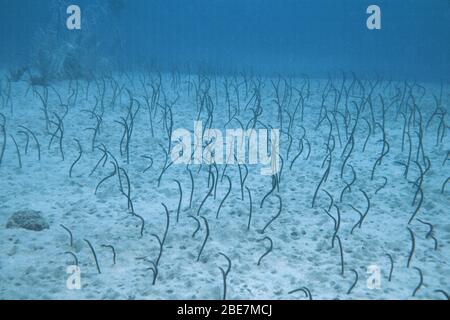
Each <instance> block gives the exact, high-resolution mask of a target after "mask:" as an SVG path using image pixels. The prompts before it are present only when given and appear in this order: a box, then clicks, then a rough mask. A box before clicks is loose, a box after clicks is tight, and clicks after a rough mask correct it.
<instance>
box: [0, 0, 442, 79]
mask: <svg viewBox="0 0 450 320" xmlns="http://www.w3.org/2000/svg"><path fill="white" fill-rule="evenodd" d="M372 2H373V1H365V0H364V1H354V0H343V1H331V0H320V1H313V0H302V1H298V0H285V1H272V0H262V1H256V0H245V1H242V0H213V1H205V0H192V1H183V0H166V1H157V0H150V1H148V0H133V1H123V0H104V1H83V0H80V1H75V2H74V1H65V0H63V1H49V0H48V1H47V0H37V1H35V0H1V1H0V7H1V10H0V35H1V36H0V47H1V48H2V50H1V51H0V63H2V64H4V65H8V63H10V62H11V61H16V60H19V61H21V62H26V63H28V64H32V63H33V60H32V58H31V57H32V56H33V50H34V51H35V50H36V46H34V45H33V37H34V33H35V31H36V29H38V28H42V29H43V30H45V31H46V32H57V31H58V32H61V33H64V29H65V19H66V17H67V15H66V14H65V8H66V7H67V4H72V3H76V4H79V5H80V6H81V8H82V10H83V12H82V14H83V19H85V21H84V22H86V25H85V26H84V29H82V31H81V33H82V36H84V37H88V36H89V37H94V38H95V41H97V42H99V48H98V51H99V52H101V55H102V56H105V57H107V58H108V59H109V60H110V61H111V64H112V65H114V66H115V67H121V68H130V67H132V66H133V67H139V66H143V65H144V64H148V63H149V62H150V61H156V62H157V63H158V64H159V65H161V66H162V67H164V68H166V69H171V68H173V67H177V68H182V67H183V66H186V65H188V64H189V65H190V66H191V67H192V68H198V67H199V66H202V67H205V66H207V67H208V68H209V69H214V70H222V71H223V70H227V71H230V70H242V69H246V70H253V71H254V72H258V73H270V74H275V73H283V74H285V73H286V74H287V73H291V74H292V73H296V74H302V73H307V74H310V75H320V76H326V75H327V74H328V73H329V72H331V73H339V72H340V71H341V70H344V71H354V72H356V73H358V74H369V75H372V76H373V75H374V74H379V75H383V76H384V77H385V78H391V77H392V78H397V79H405V78H408V79H417V80H420V79H428V80H430V79H432V80H437V81H439V80H441V79H444V80H448V77H449V74H450V62H449V61H450V59H449V57H450V41H448V40H449V39H450V4H449V1H448V0H432V1H426V0H416V1H409V0H399V1H384V0H380V1H377V2H376V4H377V5H379V6H380V8H381V11H382V29H381V30H377V31H370V30H368V29H367V28H366V19H367V17H368V15H367V14H366V13H365V12H366V8H367V7H368V6H369V5H370V4H373V3H372ZM58 3H59V4H58ZM58 8H59V10H58ZM92 19H95V21H96V23H95V27H91V26H88V21H89V20H92ZM66 36H67V35H66ZM96 57H97V58H98V55H96ZM89 62H90V63H91V64H95V62H94V61H88V62H86V63H89Z"/></svg>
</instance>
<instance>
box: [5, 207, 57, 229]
mask: <svg viewBox="0 0 450 320" xmlns="http://www.w3.org/2000/svg"><path fill="white" fill-rule="evenodd" d="M41 214H42V213H41V212H40V211H34V210H22V211H17V212H15V213H14V214H13V215H12V216H11V217H10V218H9V220H8V222H7V223H6V228H8V229H12V228H23V229H27V230H33V231H42V230H44V229H48V228H49V225H48V223H47V221H46V220H45V219H44V218H43V217H42V215H41Z"/></svg>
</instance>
